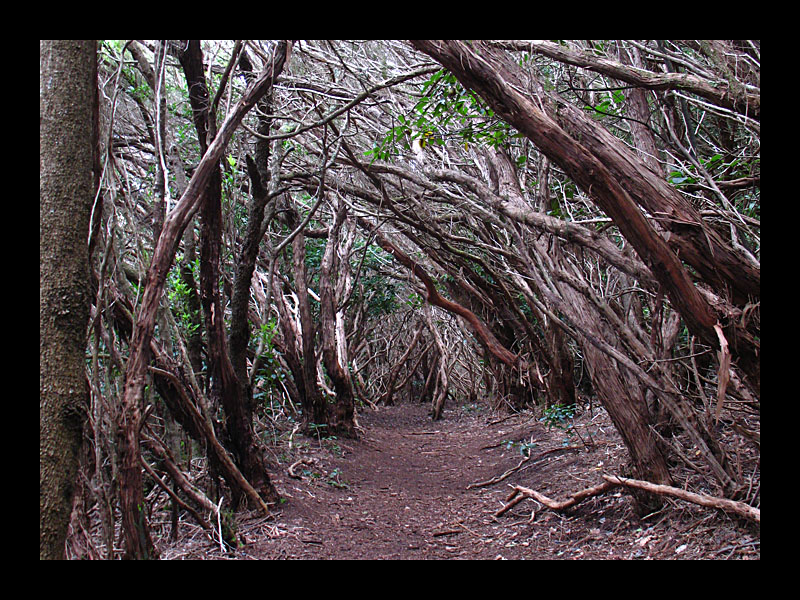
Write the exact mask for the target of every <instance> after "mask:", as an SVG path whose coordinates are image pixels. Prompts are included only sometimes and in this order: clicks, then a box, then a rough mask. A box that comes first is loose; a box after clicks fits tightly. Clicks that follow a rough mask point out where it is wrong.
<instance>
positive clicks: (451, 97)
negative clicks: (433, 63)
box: [364, 69, 521, 160]
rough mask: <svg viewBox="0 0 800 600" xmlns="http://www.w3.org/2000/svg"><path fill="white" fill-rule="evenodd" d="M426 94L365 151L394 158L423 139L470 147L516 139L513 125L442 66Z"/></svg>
mask: <svg viewBox="0 0 800 600" xmlns="http://www.w3.org/2000/svg"><path fill="white" fill-rule="evenodd" d="M420 91H421V93H422V97H421V98H420V100H419V101H418V102H417V103H416V104H415V105H414V108H413V109H412V111H411V113H410V114H408V115H399V116H398V117H397V125H395V126H394V127H392V128H391V129H390V130H389V131H388V132H387V133H386V135H385V136H384V137H383V139H382V140H380V142H377V143H376V144H375V146H374V147H373V148H372V149H371V150H368V151H367V152H365V153H364V154H365V155H366V156H370V157H371V159H372V160H376V159H380V160H390V159H391V158H392V157H393V156H396V155H397V154H399V152H400V151H401V150H402V149H405V150H409V149H410V148H411V143H412V142H413V141H414V140H416V139H419V141H420V146H422V147H425V146H427V145H430V144H436V145H440V146H442V145H444V144H446V143H448V142H453V141H455V142H457V143H459V144H461V145H463V146H464V148H465V149H468V148H469V146H470V144H483V145H487V146H490V147H498V146H503V145H505V144H507V143H509V141H510V140H511V139H513V138H517V137H521V136H520V135H519V134H516V133H513V132H512V129H511V126H510V125H509V124H508V123H506V122H505V121H503V120H502V119H500V118H499V117H498V116H497V115H495V113H494V111H492V109H491V108H489V106H488V105H487V104H486V103H485V102H484V101H483V99H482V98H480V97H479V96H478V95H476V94H475V93H474V92H473V91H472V90H468V89H466V88H464V87H463V86H462V85H461V84H460V83H459V81H458V80H457V79H456V77H455V75H453V74H452V73H450V72H449V71H446V70H445V69H441V70H439V71H437V72H436V73H434V75H433V76H432V77H431V78H430V79H428V80H427V81H426V82H425V83H423V84H422V86H421V89H420Z"/></svg>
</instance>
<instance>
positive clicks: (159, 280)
mask: <svg viewBox="0 0 800 600" xmlns="http://www.w3.org/2000/svg"><path fill="white" fill-rule="evenodd" d="M287 53H288V45H287V44H286V43H281V44H279V45H278V47H277V48H276V51H275V59H274V61H273V63H271V64H269V66H268V67H267V68H266V69H265V71H264V72H262V73H261V75H260V76H259V77H258V79H256V80H255V81H253V82H252V83H251V84H250V85H249V86H248V87H247V89H246V90H245V92H244V94H243V96H242V98H241V99H240V100H239V102H238V103H237V104H236V106H235V107H234V108H233V109H232V110H231V112H230V114H229V116H228V118H227V119H226V120H225V122H224V123H223V124H222V126H221V127H220V129H219V132H218V133H217V135H216V137H215V138H214V140H213V141H212V142H211V144H210V145H209V148H208V150H207V151H206V152H205V154H204V155H203V158H202V159H201V160H200V164H198V165H197V168H196V169H195V171H194V174H193V175H192V178H191V179H190V180H189V185H188V187H187V188H186V191H184V193H183V195H182V196H181V199H180V200H179V201H178V203H177V204H176V205H175V207H174V208H173V209H172V211H171V212H170V213H169V215H167V218H166V219H165V221H164V226H163V228H162V230H161V235H160V236H159V238H158V242H157V243H156V247H155V250H154V252H153V259H152V261H151V263H150V268H149V269H148V270H147V277H146V279H145V284H144V292H143V294H142V302H141V305H140V307H139V312H138V315H137V317H136V324H135V326H134V329H133V336H132V338H131V344H130V356H129V358H128V364H127V368H126V372H125V388H124V391H123V401H122V407H121V411H120V424H119V430H120V436H119V441H118V448H119V463H120V482H119V483H120V489H121V490H124V493H123V494H120V505H121V506H120V510H121V512H122V515H123V529H124V532H125V550H126V552H125V553H126V557H128V558H147V557H150V556H152V542H150V543H149V544H148V543H147V542H148V541H149V540H150V536H149V533H148V528H147V522H146V520H145V519H144V513H143V511H142V510H143V507H144V494H143V489H142V473H141V458H140V450H139V428H140V427H141V417H142V412H141V411H142V407H141V404H142V396H143V394H144V386H145V381H146V373H147V366H148V363H149V359H150V341H151V339H152V337H153V331H154V329H155V317H156V313H157V311H158V306H159V303H160V301H161V295H162V293H163V291H164V284H165V282H166V279H167V274H168V272H169V269H170V265H171V264H172V259H173V257H174V256H175V251H176V250H177V247H178V243H179V241H180V236H181V234H182V233H183V230H184V228H185V227H186V225H187V224H188V223H189V221H190V219H191V218H192V216H193V215H194V213H195V212H196V211H197V209H198V208H199V206H200V204H201V201H202V200H203V192H204V190H205V188H206V186H207V185H208V181H209V178H210V177H211V174H212V172H213V171H214V169H215V167H216V166H217V163H218V161H219V159H220V157H221V156H222V153H223V152H224V150H225V148H226V147H227V144H228V142H229V141H230V139H231V137H232V136H233V133H234V131H235V130H236V128H237V127H238V126H239V124H240V123H241V121H242V119H243V118H244V116H245V115H246V114H247V112H248V111H249V110H250V109H251V108H252V107H253V106H254V105H255V103H256V102H257V101H258V99H259V98H260V97H261V96H262V95H263V94H264V93H265V92H266V91H267V90H268V89H269V88H270V87H271V86H272V84H273V81H274V77H275V74H276V73H278V72H280V70H281V69H282V68H283V64H284V61H285V60H286V58H287ZM249 499H250V501H251V502H256V503H258V502H259V501H260V500H259V499H258V498H253V497H249ZM261 508H262V509H263V510H265V511H267V512H268V509H267V507H266V505H264V504H263V501H261Z"/></svg>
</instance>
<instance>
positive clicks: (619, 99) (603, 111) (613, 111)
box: [584, 90, 625, 119]
mask: <svg viewBox="0 0 800 600" xmlns="http://www.w3.org/2000/svg"><path fill="white" fill-rule="evenodd" d="M598 97H599V99H600V101H599V102H598V103H597V104H595V105H594V106H590V105H587V106H584V110H586V111H589V112H591V113H592V115H593V116H594V117H595V118H596V119H603V118H605V117H608V116H620V114H621V112H622V106H623V104H624V103H625V94H623V93H622V91H621V90H609V91H606V92H602V93H600V94H599V96H598Z"/></svg>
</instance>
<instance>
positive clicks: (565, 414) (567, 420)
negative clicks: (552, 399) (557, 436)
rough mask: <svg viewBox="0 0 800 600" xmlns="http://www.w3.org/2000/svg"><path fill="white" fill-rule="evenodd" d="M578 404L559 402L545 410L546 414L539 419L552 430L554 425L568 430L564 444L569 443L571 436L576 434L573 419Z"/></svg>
mask: <svg viewBox="0 0 800 600" xmlns="http://www.w3.org/2000/svg"><path fill="white" fill-rule="evenodd" d="M576 409H577V406H576V405H575V404H561V403H557V404H554V405H553V406H551V407H550V408H546V409H545V410H544V416H543V417H542V418H541V419H539V421H540V422H541V423H544V424H545V425H546V426H547V429H548V430H550V429H552V428H553V427H555V428H556V429H561V430H562V431H564V432H566V434H567V437H566V438H565V439H564V445H565V446H566V445H567V444H569V438H571V437H572V435H574V434H575V433H576V432H575V428H574V425H573V423H572V419H573V418H574V417H575V411H576Z"/></svg>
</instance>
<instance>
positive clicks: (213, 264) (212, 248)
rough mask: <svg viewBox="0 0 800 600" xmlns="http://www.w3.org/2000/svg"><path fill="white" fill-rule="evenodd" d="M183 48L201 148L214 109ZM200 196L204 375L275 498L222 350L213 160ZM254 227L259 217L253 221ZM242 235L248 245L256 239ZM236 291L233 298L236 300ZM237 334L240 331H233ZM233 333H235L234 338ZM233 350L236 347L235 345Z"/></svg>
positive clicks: (218, 192) (218, 199)
mask: <svg viewBox="0 0 800 600" xmlns="http://www.w3.org/2000/svg"><path fill="white" fill-rule="evenodd" d="M186 48H187V49H186V50H185V51H184V52H182V53H181V54H180V60H181V65H182V66H183V69H184V73H185V74H186V81H187V85H188V88H189V101H190V103H191V105H192V110H193V116H194V122H195V127H196V129H197V136H198V140H199V142H200V149H201V151H202V152H206V151H207V147H208V144H207V140H206V137H207V135H208V134H209V132H212V133H213V130H214V129H216V127H215V124H214V121H213V120H214V119H215V118H216V117H215V115H213V114H211V113H210V112H209V106H208V103H209V94H208V89H207V87H206V81H205V74H204V72H203V54H202V50H201V49H200V42H199V40H189V42H188V44H187V46H186ZM205 195H206V199H205V201H204V202H203V205H202V207H201V209H200V217H201V224H202V229H201V235H200V302H201V305H202V307H203V314H204V317H205V328H206V332H207V334H208V359H209V375H210V380H211V393H212V395H213V396H216V398H217V399H218V400H219V401H220V402H221V404H222V407H223V409H224V410H225V415H226V417H227V420H226V431H227V434H228V438H229V440H230V444H231V451H232V452H233V455H234V457H235V459H236V462H237V464H238V466H239V469H240V470H241V471H242V474H243V475H244V476H245V478H247V480H248V481H249V482H250V483H251V485H252V486H253V487H254V488H255V489H256V490H258V492H259V494H260V495H261V497H262V498H263V499H264V500H265V501H267V502H277V501H278V500H279V498H280V496H279V494H278V492H277V490H276V489H275V487H274V486H273V484H272V482H271V481H270V478H269V475H268V474H267V471H266V467H265V459H264V456H263V450H262V448H261V446H260V445H259V444H258V442H257V440H256V438H255V434H254V432H253V422H252V409H251V402H250V397H249V395H250V394H249V392H250V390H249V383H248V377H247V373H246V372H242V373H240V375H241V378H240V377H237V373H236V372H235V370H234V365H233V363H232V361H231V355H230V354H229V351H228V341H227V334H226V331H225V320H224V318H223V308H222V303H221V301H220V293H219V279H220V273H219V261H220V251H221V244H222V179H221V172H220V166H219V161H217V165H216V167H215V168H214V169H213V171H212V173H211V177H210V179H209V182H208V185H207V186H206V190H205ZM254 226H255V227H258V228H259V229H260V221H259V222H258V224H254ZM252 237H254V236H251V237H249V238H248V241H249V242H250V245H253V244H255V245H256V247H257V242H254V241H253V240H252ZM240 259H241V260H242V261H244V262H245V263H247V264H250V261H251V260H252V262H253V263H254V262H255V256H253V257H252V259H251V257H249V256H240ZM243 266H244V268H243V269H239V270H237V281H236V283H237V284H238V285H239V286H242V287H246V289H247V290H248V293H247V294H246V298H247V299H249V289H250V278H251V276H252V269H248V268H247V266H246V265H243ZM238 299H239V298H238V296H237V300H238ZM235 317H236V318H237V320H244V323H238V322H234V323H232V325H231V328H232V329H233V330H234V331H236V332H237V333H238V332H240V331H241V328H242V327H248V326H249V324H248V321H247V311H246V310H245V311H243V313H242V311H240V310H237V311H236V314H235ZM239 335H241V334H239ZM236 339H238V338H237V337H236V336H235V340H236ZM235 349H236V350H237V352H235V355H236V356H243V354H240V352H239V350H240V348H239V347H238V346H236V347H235ZM231 493H232V494H233V503H234V506H237V505H238V504H239V503H240V502H241V501H242V500H244V499H245V498H246V494H245V492H244V490H242V489H241V488H239V487H238V486H233V487H232V489H231Z"/></svg>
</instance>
